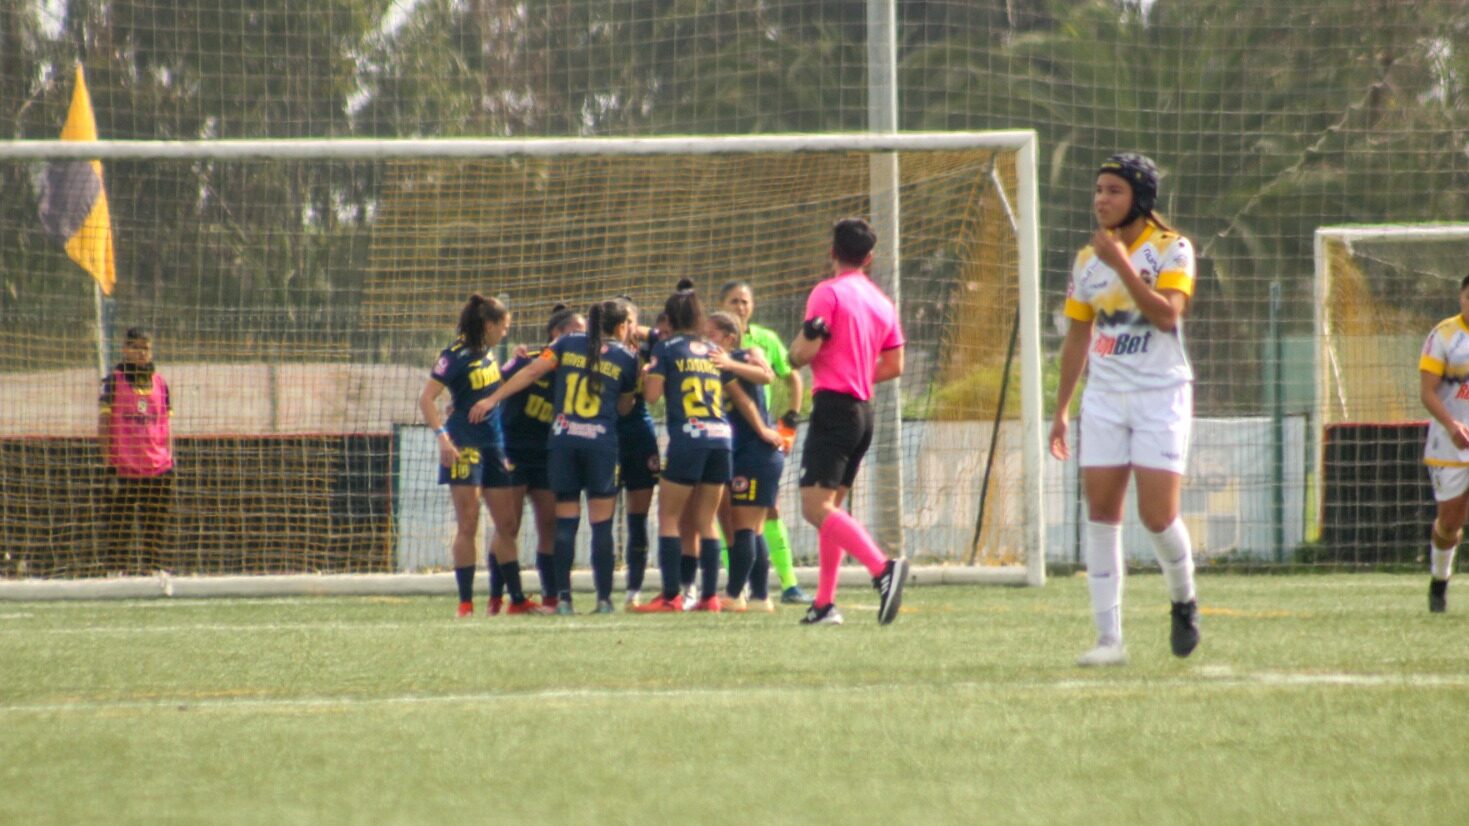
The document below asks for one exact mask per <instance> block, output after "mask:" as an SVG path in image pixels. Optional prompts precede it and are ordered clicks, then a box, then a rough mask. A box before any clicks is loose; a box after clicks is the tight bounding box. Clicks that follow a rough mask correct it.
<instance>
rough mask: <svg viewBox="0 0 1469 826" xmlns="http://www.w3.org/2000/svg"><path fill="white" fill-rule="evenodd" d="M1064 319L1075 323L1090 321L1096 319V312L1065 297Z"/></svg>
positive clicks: (1081, 303) (1084, 303) (1081, 302)
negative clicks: (1073, 320)
mask: <svg viewBox="0 0 1469 826" xmlns="http://www.w3.org/2000/svg"><path fill="white" fill-rule="evenodd" d="M1066 317H1067V318H1070V319H1075V320H1076V321H1091V320H1092V319H1094V318H1096V317H1097V311H1096V310H1094V309H1092V305H1090V304H1087V303H1086V302H1083V301H1077V300H1076V299H1074V298H1072V297H1070V296H1067V297H1066Z"/></svg>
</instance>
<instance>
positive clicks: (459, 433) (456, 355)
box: [429, 339, 505, 452]
mask: <svg viewBox="0 0 1469 826" xmlns="http://www.w3.org/2000/svg"><path fill="white" fill-rule="evenodd" d="M429 377H430V378H432V379H433V380H434V381H437V382H438V383H440V384H442V385H444V386H445V387H447V388H449V399H450V401H451V402H452V403H453V405H454V410H453V412H451V413H450V414H449V421H447V422H445V423H444V426H445V427H447V428H448V429H449V438H450V439H453V440H454V444H455V445H456V446H458V447H479V448H493V449H495V450H498V451H501V452H503V451H504V449H505V438H504V435H503V434H502V433H501V431H500V413H499V411H498V410H496V411H494V412H492V413H491V414H490V415H489V416H488V417H486V418H485V420H484V421H483V422H480V423H479V424H470V423H469V408H471V407H474V404H475V402H477V401H479V400H480V399H484V398H488V397H489V395H490V394H491V393H494V392H495V390H497V389H498V388H499V387H500V366H499V365H498V364H496V363H495V354H494V353H493V352H491V351H490V350H488V349H486V350H483V351H474V350H470V349H469V348H468V347H467V346H465V344H464V341H463V340H462V339H461V340H459V341H456V342H454V344H452V345H451V346H449V347H448V348H446V349H445V350H443V351H442V352H440V353H439V360H438V361H436V362H434V369H433V370H431V371H430V372H429Z"/></svg>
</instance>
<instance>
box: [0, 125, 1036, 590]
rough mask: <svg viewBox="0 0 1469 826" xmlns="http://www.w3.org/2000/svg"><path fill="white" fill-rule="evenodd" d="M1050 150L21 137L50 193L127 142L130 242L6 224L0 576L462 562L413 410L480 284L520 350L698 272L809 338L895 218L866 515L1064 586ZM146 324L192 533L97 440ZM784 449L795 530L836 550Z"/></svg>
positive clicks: (648, 304) (885, 143)
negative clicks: (1053, 501) (1045, 395)
mask: <svg viewBox="0 0 1469 826" xmlns="http://www.w3.org/2000/svg"><path fill="white" fill-rule="evenodd" d="M1033 141H1034V137H1033V135H1032V134H1031V133H1029V132H1010V133H945V134H938V135H896V136H887V137H877V136H870V135H869V136H850V137H840V136H838V137H831V136H826V137H805V138H802V137H784V136H771V137H758V138H705V139H645V140H574V139H567V140H530V141H504V140H486V141H476V140H465V141H381V142H378V141H261V142H229V141H221V142H200V143H151V142H137V143H129V142H117V143H112V144H108V143H95V144H87V145H85V148H84V149H78V148H77V146H76V145H75V144H72V145H67V144H63V143H60V142H13V143H11V144H8V145H4V144H0V172H3V173H4V174H6V176H7V178H6V179H7V180H21V181H28V182H30V184H31V186H32V188H33V189H32V194H33V195H34V196H35V197H40V196H39V190H40V189H41V181H42V180H43V179H44V178H45V177H46V172H47V164H56V163H61V162H65V161H67V160H73V161H74V160H79V159H83V158H97V159H100V160H101V164H102V167H103V168H104V170H105V182H106V195H107V197H108V201H109V205H110V212H111V216H112V218H111V220H112V232H113V238H114V248H115V256H116V262H117V264H116V267H117V286H116V288H115V291H114V293H113V294H112V296H111V297H110V298H107V299H105V300H99V297H98V296H94V290H93V282H92V279H91V278H90V277H89V276H88V275H87V273H86V272H85V271H84V270H83V269H81V268H80V267H78V266H77V265H76V264H75V263H73V262H72V261H71V260H70V259H68V257H67V255H66V253H65V252H64V251H63V249H62V246H61V244H60V243H58V242H57V241H56V240H55V239H54V238H52V237H49V236H48V235H47V233H46V230H45V228H44V227H43V226H42V224H41V222H40V221H37V222H35V223H34V224H30V223H18V224H14V225H10V226H4V227H0V245H3V248H0V258H3V260H5V261H7V262H9V267H8V269H9V273H10V280H9V281H8V282H7V283H8V285H9V293H8V295H6V296H5V297H4V299H3V303H0V311H3V312H4V314H5V320H4V323H3V324H0V383H3V385H4V387H5V388H6V391H5V392H4V393H3V394H0V491H3V495H0V548H3V552H4V554H5V556H4V566H5V567H4V569H3V570H4V573H5V574H6V575H7V576H11V577H45V578H76V577H92V576H100V575H107V574H113V573H116V572H118V571H131V572H134V573H136V572H145V571H152V570H165V571H169V572H172V573H175V574H206V575H219V574H297V573H392V572H410V571H430V570H435V569H442V568H444V567H446V566H447V565H448V564H449V553H448V548H449V540H450V538H451V536H452V532H453V515H452V510H451V507H450V503H449V497H448V496H447V495H446V493H445V492H444V490H443V489H440V488H439V487H438V486H437V485H436V463H437V456H436V453H435V450H434V447H433V440H432V438H431V434H430V433H428V432H427V430H426V429H425V428H424V427H423V426H422V423H421V421H419V420H418V412H417V404H416V401H417V398H418V394H419V392H420V390H421V388H422V387H423V384H424V381H425V379H426V377H427V373H428V369H429V367H430V365H431V363H432V361H433V359H434V357H435V356H436V354H437V353H438V351H439V349H440V348H442V347H445V346H447V345H448V344H449V343H450V342H451V341H452V339H453V336H454V332H453V330H454V324H455V321H456V319H457V313H458V310H459V308H460V307H461V306H462V304H463V302H464V300H465V299H466V297H467V296H468V295H469V294H470V293H473V292H480V293H483V294H486V295H498V296H500V297H502V298H503V299H504V300H505V301H506V302H507V303H508V304H509V306H510V308H511V310H512V313H513V317H514V323H513V326H512V329H511V333H510V337H509V340H508V341H507V342H506V343H505V345H503V347H504V348H505V349H509V348H513V347H514V346H515V344H517V343H526V344H532V345H534V344H538V343H539V342H540V341H541V339H542V337H543V331H544V322H545V319H546V317H547V316H548V315H549V313H550V311H551V308H552V306H553V305H554V304H556V303H558V302H564V303H567V304H569V305H572V306H576V307H580V306H585V305H587V304H589V303H590V302H592V301H593V300H598V299H602V298H606V297H610V296H612V295H616V294H626V295H628V296H631V297H632V298H633V299H634V301H635V302H636V303H637V304H638V305H639V306H640V307H641V308H643V312H644V318H645V319H646V320H651V318H652V316H653V315H656V313H657V311H658V309H659V308H661V306H662V304H663V301H664V299H665V298H666V297H667V295H668V294H669V293H670V292H671V291H672V289H673V286H674V284H675V283H676V281H677V280H678V279H679V278H681V277H684V276H688V277H692V278H693V279H694V280H695V282H696V283H697V285H698V288H699V290H700V293H701V297H702V298H703V299H704V300H705V302H706V304H707V305H714V304H717V301H718V289H719V287H720V285H721V284H723V283H724V282H726V281H729V280H743V281H747V282H749V283H750V284H751V285H752V287H753V292H754V296H755V302H756V309H755V314H754V320H755V321H756V322H757V323H760V324H763V325H766V326H769V327H772V328H774V329H775V330H776V332H777V333H779V334H780V336H781V337H782V338H783V339H785V340H787V341H789V340H790V339H791V338H793V337H794V334H795V332H796V331H797V329H798V328H799V325H800V322H801V319H802V312H803V309H804V301H805V297H806V295H807V293H808V292H809V291H810V289H811V287H812V286H813V285H814V284H815V283H816V282H817V280H818V279H820V278H821V277H822V276H823V275H824V274H825V273H827V272H828V271H829V263H828V261H827V248H828V246H829V242H830V227H831V225H832V223H833V222H834V221H835V220H837V219H839V218H842V217H846V216H851V215H857V216H874V215H877V216H878V217H882V216H888V217H889V219H890V220H891V222H890V224H888V226H892V227H896V228H897V232H896V235H897V237H896V238H893V237H882V238H881V240H880V247H881V248H882V250H883V251H885V252H889V253H890V252H891V251H893V250H896V252H897V262H898V265H897V268H896V272H897V275H896V276H893V275H892V271H893V268H892V267H891V266H890V265H889V264H888V263H887V262H885V261H882V260H880V261H879V262H878V265H877V266H876V268H875V272H874V278H875V279H877V280H878V281H879V283H880V284H882V285H883V286H884V287H885V288H886V289H888V290H889V292H890V293H892V294H894V295H895V296H896V297H898V299H899V302H900V305H901V314H902V319H903V323H904V325H905V328H906V332H907V336H908V349H907V371H906V373H905V374H904V376H903V377H902V379H901V381H900V382H899V383H897V385H896V386H897V387H898V390H897V392H896V393H890V395H889V396H888V397H886V398H883V399H880V400H879V401H880V404H879V415H880V416H883V415H884V414H883V410H886V411H887V413H886V414H885V415H886V418H884V419H883V421H882V424H880V426H879V429H878V439H879V444H877V445H875V446H874V449H873V451H872V453H870V454H869V459H868V464H867V465H866V466H865V467H864V471H863V475H862V476H861V477H859V480H858V484H857V486H856V490H855V491H854V495H853V501H852V506H853V508H854V509H855V510H856V511H857V512H858V513H859V515H861V516H862V517H863V518H865V519H868V520H869V521H870V522H871V523H872V524H874V525H878V526H880V529H879V534H880V535H883V536H885V539H884V541H885V544H888V545H889V546H890V547H892V548H894V549H898V548H901V550H902V551H903V552H905V553H906V554H908V555H909V556H910V557H913V558H915V559H918V560H923V561H942V562H967V561H970V560H971V559H973V560H974V561H976V562H977V563H978V565H979V566H981V567H982V568H985V569H988V570H993V571H996V572H998V574H997V576H999V578H1001V579H1005V578H1009V579H1012V580H1014V581H1030V582H1039V580H1040V577H1041V576H1043V570H1044V569H1043V560H1042V558H1041V553H1040V551H1039V546H1040V536H1041V532H1040V529H1039V525H1040V490H1041V489H1040V480H1039V473H1040V462H1039V455H1040V447H1039V445H1040V436H1039V432H1038V428H1037V427H1036V426H1034V425H1033V424H1032V426H1030V427H1027V426H1026V425H1025V424H1024V423H1025V422H1031V423H1035V422H1038V421H1039V419H1040V414H1039V378H1038V375H1037V373H1038V369H1039V346H1038V341H1037V335H1038V330H1037V325H1036V319H1037V316H1038V312H1037V309H1036V306H1037V302H1036V295H1037V283H1036V279H1037V275H1036V273H1037V262H1036V254H1035V232H1036V217H1035V209H1036V207H1035V198H1034V187H1035V178H1034V153H1033ZM82 152H86V153H88V154H85V155H83V154H81V153H82ZM893 158H896V169H897V184H898V185H897V187H896V188H894V187H893V186H891V185H886V186H885V185H884V184H882V180H883V178H882V169H883V168H891V167H890V161H891V159H893ZM875 159H876V160H875ZM7 167H8V168H7ZM17 197H19V196H18V195H17ZM878 227H879V232H880V233H881V232H882V230H883V224H882V223H881V222H878ZM890 234H891V233H890ZM711 308H712V306H711ZM1017 324H1019V325H1021V326H1020V327H1019V328H1018V332H1019V333H1020V335H1019V340H1020V342H1021V344H1022V345H1023V346H1021V347H1019V348H1014V347H1012V344H1011V340H1012V337H1013V336H1012V334H1013V333H1015V332H1017V327H1016V325H1017ZM129 327H143V328H146V329H148V330H149V331H150V332H151V334H152V336H153V343H154V350H155V360H156V363H157V365H158V372H159V373H160V374H162V375H163V376H164V377H165V378H166V380H167V382H168V383H169V386H170V388H171V394H172V398H173V417H172V426H173V431H174V434H175V437H176V450H175V452H176V461H177V466H176V470H175V472H174V492H173V499H172V508H171V518H170V520H169V522H168V525H167V532H166V536H164V537H163V538H162V540H161V541H157V542H153V541H145V540H144V538H143V537H141V535H137V534H128V535H126V536H124V537H123V540H122V558H118V557H117V554H116V551H117V549H118V547H119V539H118V536H117V534H116V532H115V531H113V530H112V529H111V528H110V527H109V525H108V524H107V523H106V520H105V519H104V516H103V514H104V512H105V511H106V505H107V503H108V501H109V500H108V497H109V496H110V495H111V490H112V487H113V484H114V483H113V482H112V480H110V478H109V477H108V475H107V474H106V473H105V472H104V469H103V464H102V460H101V457H100V454H99V452H98V448H97V443H96V439H95V434H96V430H97V413H98V378H99V376H98V373H99V371H100V369H101V367H100V365H103V364H105V365H112V364H114V363H115V362H117V360H118V347H119V344H120V341H121V339H122V334H123V331H124V330H125V329H127V328H129ZM773 393H774V394H775V396H776V398H775V399H774V401H773V405H772V406H773V408H774V409H776V410H780V409H783V407H782V406H781V405H783V404H784V399H783V394H784V388H783V387H781V386H779V384H777V385H776V386H775V387H774V388H773ZM808 393H809V390H808ZM1002 397H1003V398H1005V399H1006V401H1005V405H1004V407H1003V409H1001V407H1000V400H1001V398H1002ZM1022 412H1024V416H1022ZM900 418H901V423H902V425H901V428H900V427H898V422H899V420H900ZM996 423H998V426H996ZM802 435H803V436H804V428H802ZM992 445H993V448H994V449H993V450H991V447H992ZM796 449H797V451H799V450H800V445H799V444H798V445H797V448H796ZM789 464H790V466H791V469H790V471H789V472H788V473H787V474H786V478H785V480H784V483H783V494H782V500H781V502H782V505H783V506H784V511H785V519H786V522H787V524H788V526H789V527H790V529H791V531H792V541H793V545H794V548H793V550H794V551H795V553H796V555H797V556H798V558H804V559H807V560H814V559H815V536H814V533H812V532H811V531H810V530H809V529H808V528H807V527H806V526H804V525H803V524H801V520H800V518H799V507H798V505H797V503H798V501H799V499H798V493H797V490H796V488H795V484H796V479H795V477H796V473H795V470H796V468H795V465H797V464H798V463H797V462H791V463H789ZM987 466H988V467H989V471H990V472H989V474H988V478H989V480H990V481H989V486H988V488H987V489H986V490H984V491H983V493H984V499H985V506H984V511H985V513H984V518H983V520H980V518H979V517H980V514H979V503H980V500H981V493H982V491H981V479H983V478H985V471H986V468H987ZM483 521H484V524H485V525H487V526H488V524H489V520H488V518H487V517H486V518H485V519H484V520H483ZM621 521H622V520H620V519H619V520H618V522H619V524H620V523H621ZM530 523H531V520H530V519H527V520H526V524H527V528H526V531H525V533H523V535H522V546H521V547H522V553H523V554H526V555H527V562H529V554H531V553H533V552H534V544H535V543H534V541H533V536H532V535H531V534H530V530H531V529H530V527H529V525H530ZM884 530H886V533H885V534H884V533H883V531H884ZM582 533H583V535H585V534H586V533H587V532H586V531H583V532H582ZM584 538H585V536H583V539H584ZM483 541H484V540H483V539H482V543H483Z"/></svg>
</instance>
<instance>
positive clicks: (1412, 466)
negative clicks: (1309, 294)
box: [1315, 225, 1469, 564]
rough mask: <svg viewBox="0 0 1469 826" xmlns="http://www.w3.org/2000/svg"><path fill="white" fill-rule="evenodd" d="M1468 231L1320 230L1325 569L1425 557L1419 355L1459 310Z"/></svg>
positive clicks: (1468, 257)
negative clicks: (1433, 333) (1431, 335)
mask: <svg viewBox="0 0 1469 826" xmlns="http://www.w3.org/2000/svg"><path fill="white" fill-rule="evenodd" d="M1466 261H1469V225H1374V226H1346V227H1323V228H1321V229H1318V230H1317V231H1316V295H1317V319H1316V336H1315V340H1316V348H1317V362H1316V365H1317V380H1316V386H1317V393H1316V396H1317V398H1316V411H1317V418H1318V421H1319V422H1320V423H1321V428H1320V434H1321V440H1320V442H1319V443H1318V444H1317V445H1316V451H1317V456H1316V457H1315V458H1316V461H1317V468H1318V475H1317V478H1318V479H1319V480H1320V485H1319V492H1320V497H1319V501H1320V510H1319V523H1318V530H1317V532H1318V534H1319V540H1320V541H1319V554H1320V560H1321V561H1325V562H1345V563H1363V564H1368V563H1371V564H1380V563H1395V562H1402V563H1406V562H1411V561H1413V560H1415V559H1416V557H1418V556H1421V555H1422V554H1423V552H1424V548H1425V542H1426V541H1427V537H1428V526H1429V525H1430V523H1431V522H1432V519H1433V507H1434V506H1433V495H1432V490H1431V488H1430V487H1429V484H1428V475H1427V473H1426V471H1425V470H1424V466H1423V462H1422V456H1423V442H1424V438H1425V434H1426V430H1427V418H1428V414H1427V412H1426V411H1425V410H1424V409H1423V405H1422V403H1421V401H1420V400H1419V378H1418V376H1419V374H1418V357H1419V354H1420V351H1421V349H1422V346H1423V342H1424V340H1425V339H1426V338H1427V336H1428V333H1429V331H1430V330H1432V329H1433V326H1434V325H1435V324H1437V323H1438V322H1439V321H1441V320H1443V319H1445V318H1448V317H1450V316H1453V315H1455V314H1457V313H1458V312H1459V303H1458V294H1459V283H1460V282H1461V281H1462V280H1463V278H1464V276H1465V274H1469V269H1466V266H1465V262H1466Z"/></svg>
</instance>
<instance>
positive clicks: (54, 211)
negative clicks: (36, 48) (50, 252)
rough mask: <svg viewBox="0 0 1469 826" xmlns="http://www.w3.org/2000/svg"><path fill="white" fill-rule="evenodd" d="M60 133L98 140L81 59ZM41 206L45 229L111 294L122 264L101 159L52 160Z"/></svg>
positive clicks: (69, 137)
mask: <svg viewBox="0 0 1469 826" xmlns="http://www.w3.org/2000/svg"><path fill="white" fill-rule="evenodd" d="M61 139H62V140H64V141H95V140H97V121H96V119H95V118H93V116H92V96H91V95H89V94H88V93H87V81H86V77H85V76H84V75H83V73H82V66H81V64H80V63H78V64H77V83H76V88H75V89H74V90H72V95H71V108H70V109H69V110H68V111H67V113H66V125H65V126H63V127H62V129H61ZM40 211H41V224H42V226H44V227H45V228H46V232H47V233H48V234H50V235H51V237H53V238H55V239H56V240H58V241H60V242H62V243H63V244H65V245H66V254H67V255H69V256H71V260H73V261H75V262H77V263H78V264H80V265H81V266H82V269H84V270H86V271H87V272H89V273H91V274H92V277H93V278H95V279H97V286H99V287H100V288H101V289H102V292H103V293H105V294H107V295H112V288H113V287H114V286H115V285H116V284H117V269H116V265H115V264H114V263H113V258H112V217H111V214H110V213H109V212H108V210H107V190H106V188H105V187H104V186H103V185H102V162H101V161H61V162H57V163H52V164H50V165H49V166H47V168H46V175H45V178H44V179H43V180H42V184H41V208H40Z"/></svg>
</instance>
